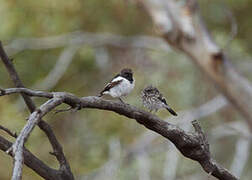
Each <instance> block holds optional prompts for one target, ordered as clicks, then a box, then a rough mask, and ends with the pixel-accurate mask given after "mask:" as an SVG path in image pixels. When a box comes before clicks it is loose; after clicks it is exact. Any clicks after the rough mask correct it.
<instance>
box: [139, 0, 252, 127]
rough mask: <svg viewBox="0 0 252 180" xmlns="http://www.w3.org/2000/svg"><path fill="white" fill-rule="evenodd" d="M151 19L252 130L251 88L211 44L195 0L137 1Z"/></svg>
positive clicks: (221, 52) (168, 40) (210, 38)
mask: <svg viewBox="0 0 252 180" xmlns="http://www.w3.org/2000/svg"><path fill="white" fill-rule="evenodd" d="M135 1H136V2H138V3H139V4H140V5H141V6H143V7H144V9H145V10H146V11H147V13H148V14H149V15H150V16H151V18H152V21H153V23H154V24H155V25H156V27H157V29H158V30H159V33H160V34H161V36H162V37H163V38H164V39H165V40H166V41H167V43H169V44H170V45H171V46H172V47H174V48H175V49H178V50H180V51H182V52H184V53H185V54H186V55H188V56H189V57H190V58H191V59H192V60H193V61H194V62H195V63H196V64H197V65H198V67H199V68H200V69H201V70H202V71H203V72H204V73H205V74H206V75H207V76H208V77H209V78H210V79H211V80H212V82H213V83H214V84H215V85H216V86H217V88H218V89H219V90H220V92H222V94H223V95H225V96H226V97H227V99H228V100H229V101H230V102H231V103H232V104H233V105H234V106H235V107H236V109H237V110H238V111H239V112H240V113H241V114H242V115H243V117H244V118H245V119H246V120H247V121H248V124H249V125H250V128H251V129H252V111H251V109H252V85H251V83H250V82H249V81H248V80H247V79H245V78H244V77H243V76H241V75H240V74H239V73H238V72H237V71H236V70H235V68H234V67H233V66H232V65H231V63H230V61H229V59H228V57H227V56H226V55H225V54H224V52H223V51H222V50H221V48H219V47H218V46H217V45H216V43H215V42H214V41H213V40H212V37H211V36H210V34H209V33H208V31H207V29H206V27H205V25H204V23H203V21H202V20H201V17H200V15H199V10H198V4H197V1H196V0H186V1H175V0H169V1H165V0H135Z"/></svg>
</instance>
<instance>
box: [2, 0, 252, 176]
mask: <svg viewBox="0 0 252 180" xmlns="http://www.w3.org/2000/svg"><path fill="white" fill-rule="evenodd" d="M199 4H200V8H201V13H202V16H203V18H204V20H205V22H206V25H207V27H208V28H209V30H210V32H211V33H212V35H213V37H214V39H215V40H216V41H217V43H218V44H219V45H220V47H223V48H224V47H225V48H226V52H227V53H228V54H229V57H231V59H232V61H233V62H232V63H233V64H234V65H235V66H236V68H237V69H238V70H239V71H240V72H241V73H242V74H243V75H244V76H245V77H247V78H248V79H249V80H252V73H251V72H252V61H251V59H252V57H251V56H252V43H251V42H252V36H251V29H252V21H251V16H252V11H251V8H252V1H251V0H240V1H230V0H223V1H218V0H211V1H210V0H200V1H199ZM230 12H231V13H230ZM0 14H1V16H0V22H1V26H0V40H1V41H2V42H3V44H4V46H5V49H6V51H7V53H8V55H9V56H10V57H11V58H13V63H14V64H15V67H16V69H17V71H18V73H19V75H20V77H21V79H22V80H23V82H24V84H25V86H26V87H29V88H32V89H37V90H46V91H66V92H71V93H74V94H76V95H78V96H80V97H81V96H90V95H97V94H98V93H99V92H100V91H101V90H102V88H103V87H104V85H105V84H106V83H107V82H108V81H109V80H110V79H111V78H112V77H113V76H114V75H115V74H117V73H118V72H119V71H120V70H121V69H122V68H124V67H129V68H132V69H133V71H134V77H135V79H136V87H135V89H134V91H133V92H132V93H131V94H130V95H129V96H128V98H127V99H126V100H125V101H126V102H127V103H130V104H131V105H134V106H137V107H140V108H143V107H142V104H141V101H140V92H141V90H142V89H143V88H144V87H146V86H147V85H149V84H152V85H154V86H157V87H158V88H159V90H160V91H161V92H162V93H163V95H164V96H165V97H166V98H167V101H168V104H169V105H170V106H171V107H173V109H175V110H176V111H177V112H178V114H179V116H178V118H172V117H171V116H170V114H169V113H168V112H167V111H165V110H161V111H159V112H158V113H157V115H158V116H159V117H161V118H162V119H165V120H167V121H169V122H171V123H173V124H177V125H178V126H180V127H181V128H183V129H185V130H186V131H192V127H191V123H190V121H192V120H194V119H198V120H199V121H200V124H201V126H202V127H203V129H204V131H205V132H206V134H207V136H208V139H209V143H210V148H211V152H212V156H213V158H215V159H216V161H217V162H219V163H220V164H222V165H223V166H224V167H226V168H227V169H230V170H231V172H233V173H234V174H235V175H237V176H238V177H240V178H241V179H244V180H249V179H251V177H252V172H251V168H252V154H251V153H250V152H251V134H250V133H249V130H248V128H247V124H246V122H245V121H244V119H243V118H242V116H241V115H240V114H239V113H238V112H237V111H236V110H235V108H233V107H232V105H228V103H227V102H226V101H225V99H224V98H223V97H222V96H221V95H220V94H219V92H218V91H217V90H216V89H215V87H214V85H213V84H212V83H211V82H210V81H209V80H208V78H207V77H205V76H204V75H203V74H202V73H201V72H200V71H199V69H198V68H197V66H195V64H193V63H192V62H191V60H190V59H189V58H188V57H186V56H184V55H183V54H181V53H180V52H177V51H175V50H173V49H171V48H170V47H169V46H168V45H167V44H166V43H165V42H164V41H163V40H162V39H160V38H159V37H158V36H157V34H156V32H155V28H154V27H153V25H152V23H151V20H150V18H149V17H148V16H147V14H146V13H145V12H144V11H143V10H141V9H140V8H138V7H137V6H136V5H135V4H133V3H129V2H127V1H123V0H121V1H118V0H85V1H81V0H72V1H61V0H54V1H51V0H37V1H32V0H25V1H24V0H23V1H21V0H1V1H0ZM230 14H231V15H230ZM230 17H231V18H230ZM230 19H233V20H230ZM234 19H236V20H234ZM231 24H233V25H234V24H236V25H237V27H238V34H237V36H236V37H235V38H234V40H233V41H231V42H230V43H228V46H227V42H228V39H229V38H230V31H231ZM13 86H14V85H13V83H12V82H11V80H10V78H9V76H8V74H7V71H6V69H5V67H4V66H3V64H2V63H0V87H2V88H9V87H13ZM34 100H35V101H36V103H37V105H40V104H41V103H43V102H45V99H43V98H34ZM59 108H66V106H64V105H62V106H61V107H59ZM28 115H29V113H28V111H27V109H26V107H25V105H24V103H23V101H22V99H21V98H20V97H19V95H11V96H4V97H1V100H0V124H1V125H3V126H5V127H8V128H9V129H11V130H12V131H15V132H20V130H21V129H22V127H23V126H24V124H25V122H26V121H25V118H26V117H28ZM44 119H45V120H46V121H47V122H48V123H49V124H50V125H51V126H52V128H53V130H54V132H55V134H56V136H57V137H58V139H59V141H60V143H61V144H62V146H63V149H64V152H65V154H66V157H67V159H68V161H69V163H70V165H71V168H72V171H73V173H74V175H75V177H76V179H83V180H97V179H103V180H106V179H110V180H111V179H118V180H128V179H132V180H150V179H157V180H162V179H166V180H175V179H176V180H190V179H208V176H207V174H206V173H205V172H204V171H203V170H202V168H201V166H200V165H199V164H198V163H196V162H195V161H192V160H190V159H187V158H185V157H183V156H182V155H181V154H180V152H178V151H177V149H176V148H175V147H174V146H173V145H172V144H171V143H170V142H169V141H167V140H166V139H164V138H162V137H160V136H158V135H156V134H155V133H152V132H150V131H148V130H147V129H146V128H144V127H142V126H141V125H139V124H138V123H136V122H135V121H134V120H131V119H128V118H126V117H123V116H120V115H118V114H115V113H113V112H108V111H102V110H97V109H83V110H81V111H78V112H77V113H70V112H65V113H59V114H56V115H55V114H54V113H50V114H49V115H47V116H46V117H45V118H44ZM0 135H1V136H4V137H5V138H7V139H9V140H10V141H12V142H13V141H14V139H13V138H10V137H9V136H8V135H6V133H4V132H2V131H0ZM26 147H27V148H28V149H29V150H30V151H31V152H33V153H34V154H35V155H36V156H37V157H39V158H40V159H41V160H43V161H44V162H46V164H48V165H50V166H51V167H55V168H57V166H58V162H57V161H56V159H55V157H53V156H51V155H50V154H49V152H50V151H51V150H52V149H51V146H50V144H49V142H48V139H47V138H46V137H45V135H44V133H43V132H42V131H41V130H39V128H35V130H34V131H33V132H32V134H31V136H30V138H29V140H28V142H27V143H26ZM11 172H12V158H11V157H9V156H7V155H6V154H5V152H2V151H0V179H1V180H7V179H10V177H11ZM23 179H34V180H35V179H41V177H39V176H38V175H36V173H34V172H33V171H32V170H30V169H29V168H27V167H26V166H25V167H24V174H23ZM209 179H214V178H213V177H210V178H209Z"/></svg>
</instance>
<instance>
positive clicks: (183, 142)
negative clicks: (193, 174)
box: [0, 88, 237, 180]
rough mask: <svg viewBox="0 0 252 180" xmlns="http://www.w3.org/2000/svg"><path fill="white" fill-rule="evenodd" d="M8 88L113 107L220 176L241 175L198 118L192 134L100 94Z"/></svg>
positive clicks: (88, 105) (73, 103) (230, 178)
mask: <svg viewBox="0 0 252 180" xmlns="http://www.w3.org/2000/svg"><path fill="white" fill-rule="evenodd" d="M4 91H5V94H0V96H4V95H7V94H13V93H25V94H26V95H29V96H39V97H45V98H51V99H54V98H59V99H61V102H63V103H66V104H68V105H70V106H72V107H81V108H95V109H102V110H107V111H113V112H116V113H118V114H120V115H123V116H126V117H128V118H130V119H135V120H136V121H137V122H138V123H139V124H142V125H143V126H145V127H146V128H148V129H150V130H152V131H155V132H156V133H158V134H160V135H162V136H163V137H165V138H167V139H169V140H170V141H171V142H172V143H173V144H174V145H175V146H176V147H177V148H178V150H179V151H180V152H181V153H182V154H183V155H184V156H185V157H188V158H190V159H192V160H194V161H197V162H199V163H200V164H201V166H202V167H203V169H204V170H205V171H206V172H207V173H211V175H213V176H215V177H216V178H218V179H223V180H226V179H228V180H235V179H237V178H236V177H235V176H233V175H232V174H231V173H230V172H229V171H228V170H226V169H224V168H223V167H221V166H220V165H218V164H217V163H216V162H215V161H214V160H213V159H212V157H211V155H210V150H209V145H208V142H207V140H206V138H205V135H204V133H203V132H202V130H201V128H200V126H199V124H198V123H197V122H194V124H193V126H194V128H195V131H196V133H193V134H191V133H186V132H185V131H184V130H182V129H180V128H179V127H177V126H175V125H172V124H170V123H168V122H166V121H163V120H161V119H160V118H158V117H157V116H155V115H153V114H151V113H149V112H145V111H143V110H141V109H138V108H136V107H134V106H131V105H126V104H122V103H119V102H113V101H109V100H104V99H102V98H99V97H96V96H89V97H82V98H78V97H76V96H74V95H73V94H70V93H65V92H43V93H41V91H34V90H30V89H27V88H10V89H5V90H4ZM40 109H41V108H40Z"/></svg>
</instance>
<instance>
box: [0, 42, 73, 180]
mask: <svg viewBox="0 0 252 180" xmlns="http://www.w3.org/2000/svg"><path fill="white" fill-rule="evenodd" d="M0 57H1V59H2V61H3V63H4V65H5V67H6V69H7V71H8V73H9V75H10V77H11V79H12V81H13V83H14V84H15V86H16V87H24V85H23V83H22V81H21V79H20V78H19V76H18V73H17V71H16V69H15V68H14V65H13V63H12V61H11V60H10V59H9V57H8V56H7V54H6V53H5V51H4V49H3V46H2V43H1V41H0ZM0 92H1V93H3V92H4V91H3V90H1V91H0ZM21 95H22V97H23V99H24V101H25V103H26V105H27V107H28V109H29V110H30V112H31V113H32V112H33V111H35V110H36V106H35V104H34V102H33V101H32V99H31V98H30V97H29V96H27V95H25V94H22V93H21ZM38 126H39V128H40V129H41V130H43V131H44V132H45V134H46V135H47V137H48V139H49V142H50V143H51V145H52V148H53V151H54V152H55V154H56V158H57V160H58V162H59V164H60V168H59V174H61V175H62V178H63V179H64V178H66V179H70V180H73V179H74V177H73V174H72V172H71V168H70V166H69V163H68V162H67V160H66V157H65V155H64V153H63V149H62V147H61V145H60V143H59V142H58V140H57V138H56V136H55V134H54V132H53V130H52V128H51V126H50V125H49V124H47V123H46V122H45V121H43V120H40V122H39V123H38Z"/></svg>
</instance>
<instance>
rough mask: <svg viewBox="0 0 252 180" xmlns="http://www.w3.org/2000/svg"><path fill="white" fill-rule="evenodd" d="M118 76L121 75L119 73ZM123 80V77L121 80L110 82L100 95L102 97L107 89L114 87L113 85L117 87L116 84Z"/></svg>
mask: <svg viewBox="0 0 252 180" xmlns="http://www.w3.org/2000/svg"><path fill="white" fill-rule="evenodd" d="M118 76H119V75H118ZM118 76H115V78H116V77H118ZM113 79H114V78H113ZM122 81H123V80H122V79H121V80H118V81H114V82H110V83H108V84H107V85H106V86H105V88H104V89H103V90H102V91H101V92H100V95H99V97H101V96H102V95H103V93H104V92H105V91H109V90H110V89H111V88H113V87H115V86H116V85H118V84H120V83H121V82H122Z"/></svg>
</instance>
